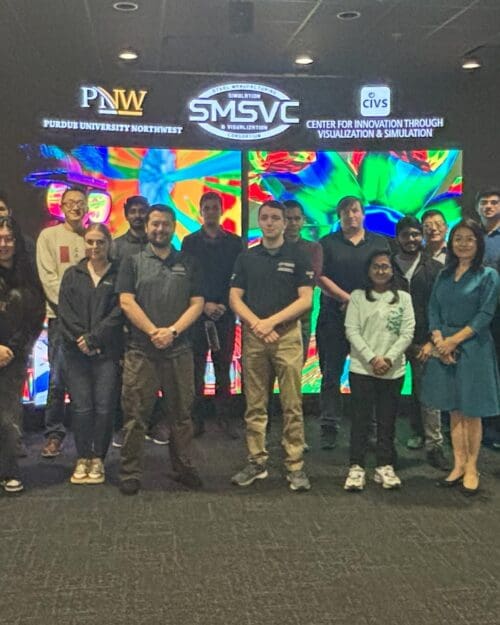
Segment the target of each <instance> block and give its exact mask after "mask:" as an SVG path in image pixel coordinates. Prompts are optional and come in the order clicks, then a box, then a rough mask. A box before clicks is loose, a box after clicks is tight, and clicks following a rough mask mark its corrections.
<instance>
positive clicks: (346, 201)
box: [337, 195, 365, 218]
mask: <svg viewBox="0 0 500 625" xmlns="http://www.w3.org/2000/svg"><path fill="white" fill-rule="evenodd" d="M355 202H357V203H358V204H359V205H360V207H361V211H362V212H363V213H364V212H365V207H364V206H363V202H362V201H361V199H360V198H359V197H356V196H355V195H345V196H344V197H343V198H342V199H341V200H339V203H338V204H337V217H339V218H340V213H342V212H343V211H345V210H346V209H348V208H350V207H351V206H352V205H353V204H354V203H355Z"/></svg>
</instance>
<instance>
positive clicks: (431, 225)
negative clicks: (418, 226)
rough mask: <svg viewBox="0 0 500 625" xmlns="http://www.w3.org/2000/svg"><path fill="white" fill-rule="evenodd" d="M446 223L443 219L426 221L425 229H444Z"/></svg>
mask: <svg viewBox="0 0 500 625" xmlns="http://www.w3.org/2000/svg"><path fill="white" fill-rule="evenodd" d="M445 228H446V224H445V223H443V222H442V221H426V222H425V224H424V230H444V229H445Z"/></svg>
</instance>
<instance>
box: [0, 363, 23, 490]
mask: <svg viewBox="0 0 500 625" xmlns="http://www.w3.org/2000/svg"><path fill="white" fill-rule="evenodd" d="M25 376H26V360H25V358H22V357H21V358H15V359H14V360H13V361H12V362H11V363H9V364H8V365H7V366H6V367H2V368H0V479H4V478H18V477H19V467H18V464H17V442H18V440H19V437H20V435H21V432H20V429H19V424H18V421H19V402H20V400H21V392H22V388H23V383H24V378H25Z"/></svg>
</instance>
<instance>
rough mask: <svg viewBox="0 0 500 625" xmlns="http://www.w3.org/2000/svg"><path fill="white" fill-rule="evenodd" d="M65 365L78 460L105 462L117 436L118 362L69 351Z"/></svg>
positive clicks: (66, 350) (65, 354) (67, 349)
mask: <svg viewBox="0 0 500 625" xmlns="http://www.w3.org/2000/svg"><path fill="white" fill-rule="evenodd" d="M64 363H65V368H66V373H65V377H66V379H67V382H68V389H69V392H70V395H71V405H72V416H73V421H72V424H73V434H74V437H75V445H76V451H77V454H78V457H79V458H101V459H102V460H104V458H105V456H106V452H107V451H108V447H109V444H110V442H111V435H112V433H113V419H114V416H115V408H116V394H117V392H118V362H117V361H116V360H113V359H111V358H107V357H105V356H92V357H89V356H85V354H82V353H80V352H78V351H76V350H75V349H73V348H71V347H67V348H64Z"/></svg>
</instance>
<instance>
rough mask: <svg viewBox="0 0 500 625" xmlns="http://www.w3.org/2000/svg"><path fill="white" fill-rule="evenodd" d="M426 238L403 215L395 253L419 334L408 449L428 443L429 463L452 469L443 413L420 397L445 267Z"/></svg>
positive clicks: (412, 354) (413, 355) (412, 351)
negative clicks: (433, 307)
mask: <svg viewBox="0 0 500 625" xmlns="http://www.w3.org/2000/svg"><path fill="white" fill-rule="evenodd" d="M422 239H423V229H422V224H421V223H420V222H419V221H418V219H416V218H415V217H411V216H407V217H403V218H402V219H400V220H399V221H398V223H397V224H396V242H397V244H398V248H399V249H398V252H397V253H396V255H395V256H394V260H395V267H396V270H397V273H396V274H395V280H396V285H397V288H398V289H401V290H402V291H407V292H408V293H410V295H411V299H412V303H413V310H414V312H415V334H414V336H413V341H412V344H411V345H410V347H409V348H408V351H407V354H406V355H407V358H408V362H409V363H410V366H411V371H412V394H411V401H412V411H411V419H410V426H411V428H412V430H413V434H412V436H411V437H410V438H409V439H408V441H407V443H406V446H407V447H408V449H420V448H421V447H423V446H424V444H425V449H426V451H427V460H428V462H429V464H430V465H431V466H433V467H435V468H436V469H441V470H442V471H448V470H449V469H450V465H449V463H448V460H447V459H446V458H445V456H444V453H443V435H442V433H441V413H440V411H439V410H436V409H434V408H431V407H429V406H425V405H424V404H422V403H421V402H420V400H419V397H420V384H421V381H422V374H423V365H424V362H425V361H426V360H427V358H428V357H429V355H430V354H429V353H428V349H427V347H425V345H429V323H428V320H427V309H428V306H429V299H430V296H431V291H432V286H433V284H434V281H435V280H436V277H437V275H438V273H439V272H440V271H441V269H442V265H441V263H440V262H439V261H437V260H434V259H433V258H431V257H430V256H428V255H426V254H424V253H423V250H422Z"/></svg>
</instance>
